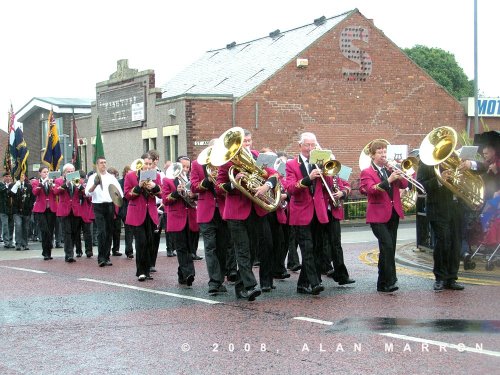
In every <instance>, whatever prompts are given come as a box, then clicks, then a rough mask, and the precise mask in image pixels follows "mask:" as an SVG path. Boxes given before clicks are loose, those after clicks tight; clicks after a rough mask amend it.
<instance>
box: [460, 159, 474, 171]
mask: <svg viewBox="0 0 500 375" xmlns="http://www.w3.org/2000/svg"><path fill="white" fill-rule="evenodd" d="M471 168H472V163H471V161H470V160H464V161H462V162H461V163H460V165H459V166H458V170H459V171H463V170H466V169H471Z"/></svg>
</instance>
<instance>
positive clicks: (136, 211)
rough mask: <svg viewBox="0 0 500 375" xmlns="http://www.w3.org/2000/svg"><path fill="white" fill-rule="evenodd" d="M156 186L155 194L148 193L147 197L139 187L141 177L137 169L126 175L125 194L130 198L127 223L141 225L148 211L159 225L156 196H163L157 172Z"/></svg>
mask: <svg viewBox="0 0 500 375" xmlns="http://www.w3.org/2000/svg"><path fill="white" fill-rule="evenodd" d="M155 184H156V187H155V189H153V191H152V193H153V194H148V195H147V198H146V196H144V193H143V192H142V191H140V188H139V178H138V177H137V174H136V172H135V171H130V172H128V173H127V175H126V176H125V183H124V189H125V191H124V194H125V198H126V199H127V200H128V208H127V217H126V218H125V224H128V225H132V226H134V227H139V226H141V225H142V224H144V220H146V212H147V213H148V214H149V217H150V218H151V220H152V221H153V223H154V224H155V225H158V223H159V218H158V208H157V207H156V196H161V177H160V174H159V173H157V174H156V180H155Z"/></svg>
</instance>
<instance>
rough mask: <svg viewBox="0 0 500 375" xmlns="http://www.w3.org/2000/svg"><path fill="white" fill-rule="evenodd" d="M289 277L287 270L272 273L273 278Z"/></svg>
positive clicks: (282, 278)
mask: <svg viewBox="0 0 500 375" xmlns="http://www.w3.org/2000/svg"><path fill="white" fill-rule="evenodd" d="M289 277H290V274H289V273H288V272H283V273H275V274H274V275H273V278H275V279H278V280H284V279H288V278H289Z"/></svg>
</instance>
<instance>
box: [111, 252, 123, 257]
mask: <svg viewBox="0 0 500 375" xmlns="http://www.w3.org/2000/svg"><path fill="white" fill-rule="evenodd" d="M122 255H123V254H122V253H120V252H119V251H113V256H114V257H121V256H122Z"/></svg>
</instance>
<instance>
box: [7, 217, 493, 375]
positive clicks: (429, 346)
mask: <svg viewBox="0 0 500 375" xmlns="http://www.w3.org/2000/svg"><path fill="white" fill-rule="evenodd" d="M413 233H414V227H412V225H411V224H408V225H402V227H401V228H400V232H399V238H400V239H401V240H402V241H401V243H400V245H402V246H403V245H405V244H406V243H408V242H411V241H413V242H414V234H413ZM343 243H344V253H345V258H346V264H347V267H348V269H349V271H350V273H351V276H352V277H353V278H355V279H356V283H355V284H351V285H349V286H343V287H340V286H338V285H337V284H336V283H335V282H333V280H331V279H327V278H323V283H324V285H325V287H326V291H325V292H324V293H322V294H321V295H320V296H318V297H311V296H304V295H298V294H296V292H295V288H296V281H297V278H298V274H297V273H292V276H291V278H290V279H287V280H285V281H276V287H277V288H276V289H275V290H273V291H272V292H271V293H266V294H263V295H262V296H260V297H258V298H257V300H256V301H255V302H247V301H242V300H236V299H235V298H234V291H233V290H232V288H231V286H230V285H228V290H229V293H227V294H226V295H222V296H216V297H212V296H209V295H208V294H207V289H208V287H207V282H208V278H207V274H206V266H205V263H204V260H203V261H197V262H195V266H196V273H197V275H196V279H195V282H194V284H193V287H192V288H186V287H181V286H179V285H178V284H177V275H176V269H177V260H176V259H175V258H167V257H166V256H165V252H164V251H161V252H160V255H159V259H158V262H157V269H158V272H157V273H156V274H155V275H154V280H151V281H147V282H144V283H139V282H138V281H137V280H136V278H135V276H134V275H135V262H134V260H128V259H126V258H124V257H113V259H112V261H113V264H114V265H113V266H112V267H105V268H99V267H97V261H96V259H95V257H94V258H92V259H84V258H79V259H78V260H77V262H76V263H73V264H69V263H65V262H64V261H63V259H64V258H62V257H55V258H54V260H52V261H48V262H47V261H43V260H42V259H41V258H40V256H39V255H40V252H39V251H35V250H31V251H27V252H21V253H22V254H19V253H20V252H7V251H3V250H0V259H1V261H0V283H1V285H2V289H1V290H2V292H1V295H0V332H1V337H2V340H0V353H1V354H2V356H1V358H0V373H1V374H98V373H99V374H102V373H113V374H140V373H144V374H215V373H243V374H247V373H265V374H279V373H291V374H299V373H300V374H325V373H335V374H374V373H394V374H400V373H412V374H413V373H418V374H431V373H432V374H441V373H454V374H470V373H484V374H491V373H497V372H498V368H499V365H500V313H499V311H500V302H499V298H498V297H499V295H500V293H499V289H498V286H497V285H498V284H495V283H494V282H493V281H486V282H483V283H482V284H483V285H476V284H475V283H473V282H470V283H469V282H468V283H467V284H466V289H465V290H464V291H462V292H452V291H444V292H441V293H434V292H433V291H432V280H431V279H429V277H426V276H424V275H422V274H421V273H419V272H415V270H412V269H411V268H409V267H406V266H399V267H398V278H399V286H400V290H399V291H398V292H397V293H395V294H394V295H380V294H378V293H377V292H376V291H375V284H376V278H377V269H376V259H373V257H372V256H370V254H371V255H373V254H374V253H376V252H374V250H375V249H376V243H375V242H374V238H373V235H372V234H371V232H370V231H369V230H367V228H366V227H361V228H343ZM160 246H161V247H160V249H164V244H163V243H162V244H161V245H160ZM31 248H33V246H32V247H31ZM13 253H14V254H13ZM16 253H17V254H16ZM254 271H255V273H256V274H258V269H257V268H255V269H254ZM466 281H468V280H466Z"/></svg>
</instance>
